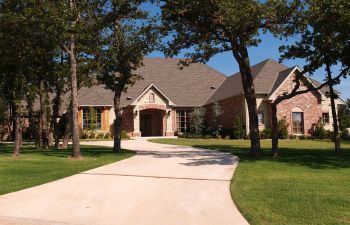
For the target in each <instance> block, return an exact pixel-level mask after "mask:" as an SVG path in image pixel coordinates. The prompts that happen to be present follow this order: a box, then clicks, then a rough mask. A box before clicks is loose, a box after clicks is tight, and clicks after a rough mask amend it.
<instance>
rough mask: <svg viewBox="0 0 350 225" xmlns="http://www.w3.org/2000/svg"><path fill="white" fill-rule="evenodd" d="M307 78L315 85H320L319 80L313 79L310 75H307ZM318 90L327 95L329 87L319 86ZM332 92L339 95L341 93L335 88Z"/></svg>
mask: <svg viewBox="0 0 350 225" xmlns="http://www.w3.org/2000/svg"><path fill="white" fill-rule="evenodd" d="M308 78H309V79H310V80H311V82H312V83H313V84H314V85H315V86H316V87H318V86H320V85H322V84H321V83H320V82H319V81H317V80H315V79H312V78H310V77H308ZM320 91H321V92H322V94H324V95H325V96H328V95H329V88H328V86H325V87H323V88H321V89H320ZM334 92H335V93H336V94H337V95H340V94H341V93H340V92H339V91H337V90H334Z"/></svg>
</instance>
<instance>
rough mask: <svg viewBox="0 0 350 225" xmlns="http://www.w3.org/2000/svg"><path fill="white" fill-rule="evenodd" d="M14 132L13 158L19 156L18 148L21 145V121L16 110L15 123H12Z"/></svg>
mask: <svg viewBox="0 0 350 225" xmlns="http://www.w3.org/2000/svg"><path fill="white" fill-rule="evenodd" d="M14 130H15V143H14V148H13V156H19V154H20V148H21V145H22V143H21V142H22V137H21V136H22V129H21V119H20V117H19V115H18V111H17V109H16V113H15V123H14Z"/></svg>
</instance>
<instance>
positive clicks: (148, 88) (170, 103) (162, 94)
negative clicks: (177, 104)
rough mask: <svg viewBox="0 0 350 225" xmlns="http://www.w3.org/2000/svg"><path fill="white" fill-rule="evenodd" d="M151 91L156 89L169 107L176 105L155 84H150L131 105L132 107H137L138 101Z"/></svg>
mask: <svg viewBox="0 0 350 225" xmlns="http://www.w3.org/2000/svg"><path fill="white" fill-rule="evenodd" d="M151 89H155V90H156V91H157V92H158V95H160V96H161V97H163V98H164V99H165V100H166V101H167V103H168V104H169V105H174V103H173V102H172V101H171V100H170V98H169V97H168V96H166V94H164V93H163V92H162V91H161V90H160V89H159V88H158V87H157V86H156V85H154V84H153V83H152V84H150V85H149V86H148V87H147V88H145V90H144V91H143V92H142V93H141V94H140V95H139V96H138V97H137V98H136V99H135V100H134V101H133V102H132V103H131V104H130V105H136V104H138V101H139V100H140V99H141V98H142V97H143V96H144V95H145V94H146V93H147V92H148V91H149V90H151Z"/></svg>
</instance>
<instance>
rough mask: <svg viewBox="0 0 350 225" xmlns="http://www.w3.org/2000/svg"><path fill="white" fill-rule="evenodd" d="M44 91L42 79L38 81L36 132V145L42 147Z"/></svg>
mask: <svg viewBox="0 0 350 225" xmlns="http://www.w3.org/2000/svg"><path fill="white" fill-rule="evenodd" d="M43 92H44V86H43V83H42V81H40V84H39V104H40V110H39V121H38V122H39V124H38V128H39V129H38V133H37V147H39V148H40V147H42V146H44V141H43V139H42V138H43V136H44V135H43V133H44V119H43V118H44V115H43V114H44V107H43V104H44V103H43V101H44V100H43V94H44V93H43Z"/></svg>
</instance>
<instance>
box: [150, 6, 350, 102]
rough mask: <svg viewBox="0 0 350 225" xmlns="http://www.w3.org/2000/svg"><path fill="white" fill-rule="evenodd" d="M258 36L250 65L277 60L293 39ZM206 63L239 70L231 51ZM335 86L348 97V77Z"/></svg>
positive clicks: (223, 69)
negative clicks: (259, 40)
mask: <svg viewBox="0 0 350 225" xmlns="http://www.w3.org/2000/svg"><path fill="white" fill-rule="evenodd" d="M147 8H148V9H150V10H151V11H152V12H153V13H159V10H158V9H157V8H156V7H154V6H150V5H148V6H147ZM260 38H261V39H262V43H261V44H260V45H259V46H258V47H251V48H249V56H250V61H251V64H252V65H254V64H256V63H259V62H261V61H263V60H265V59H267V58H271V59H274V60H276V61H278V60H279V57H280V53H279V50H278V48H279V46H281V45H283V44H286V43H291V42H293V41H294V40H293V39H290V40H289V41H286V40H280V39H278V38H275V37H274V36H273V35H271V34H263V35H261V36H260ZM148 57H152V58H153V57H160V58H163V57H164V55H163V53H161V52H152V53H151V54H149V55H148ZM178 57H184V55H179V56H178ZM207 64H208V65H209V66H211V67H213V68H215V69H216V70H218V71H220V72H222V73H223V74H225V75H226V76H230V75H232V74H234V73H236V72H238V71H239V69H238V64H237V63H236V61H235V59H234V58H233V56H232V53H231V52H226V53H223V54H218V55H216V56H214V57H213V58H211V59H210V61H209V62H208V63H207ZM283 64H284V65H286V66H288V67H292V66H296V65H297V66H299V67H300V68H302V67H303V66H304V65H305V60H302V59H296V60H286V61H283ZM332 72H333V73H334V75H336V74H338V69H337V68H336V67H335V68H333V71H332ZM312 77H313V78H314V79H316V80H319V81H323V80H324V78H325V72H324V69H320V70H319V71H316V73H315V74H313V75H312ZM335 88H336V90H338V91H340V92H341V93H342V95H341V98H342V99H344V100H345V99H347V98H350V77H349V78H347V79H343V80H342V82H341V83H340V84H339V85H337V86H336V87H335Z"/></svg>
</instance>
